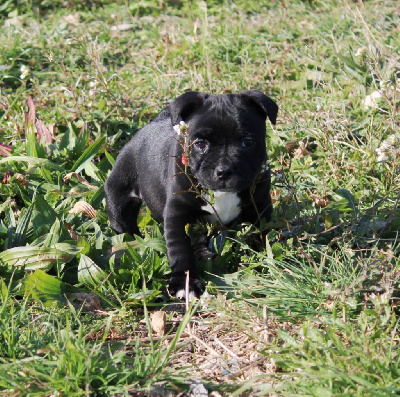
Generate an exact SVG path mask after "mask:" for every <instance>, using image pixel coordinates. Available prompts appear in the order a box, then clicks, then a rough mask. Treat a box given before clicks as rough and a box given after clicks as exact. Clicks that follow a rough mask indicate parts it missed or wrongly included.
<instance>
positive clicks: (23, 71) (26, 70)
mask: <svg viewBox="0 0 400 397" xmlns="http://www.w3.org/2000/svg"><path fill="white" fill-rule="evenodd" d="M20 71H21V75H20V76H19V78H20V79H21V80H23V79H24V78H25V77H26V76H28V74H29V68H28V66H26V65H22V66H21V68H20Z"/></svg>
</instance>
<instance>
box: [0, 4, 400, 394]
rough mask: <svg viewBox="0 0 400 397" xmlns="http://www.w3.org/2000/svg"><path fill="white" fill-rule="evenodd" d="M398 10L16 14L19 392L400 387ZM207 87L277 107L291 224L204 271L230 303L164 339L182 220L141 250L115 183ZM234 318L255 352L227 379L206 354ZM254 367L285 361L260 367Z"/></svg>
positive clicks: (12, 100) (9, 174)
mask: <svg viewBox="0 0 400 397" xmlns="http://www.w3.org/2000/svg"><path fill="white" fill-rule="evenodd" d="M399 17H400V14H399V3H398V2H397V1H385V0H382V1H372V0H371V1H365V2H363V3H362V2H347V1H336V2H334V1H325V2H320V1H300V0H298V1H290V2H289V1H288V2H286V1H280V2H278V1H276V2H274V1H271V2H269V1H235V2H232V1H228V0H221V1H217V0H213V1H207V3H206V2H203V1H188V0H181V1H173V0H164V1H142V2H134V1H131V2H122V1H117V2H112V1H105V0H104V1H100V0H94V1H91V2H78V1H75V0H58V1H55V2H48V1H43V0H38V1H30V2H28V1H23V0H20V1H17V2H15V1H5V2H2V4H1V5H0V26H1V29H0V251H1V252H0V277H1V309H0V310H1V311H0V316H1V321H0V330H1V332H0V393H2V394H3V395H7V396H9V395H15V396H19V395H37V396H43V395H52V394H53V395H117V394H118V393H121V394H122V395H128V394H129V393H138V395H148V394H149V393H150V391H152V392H153V393H155V392H157V393H158V394H159V395H168V393H171V395H175V394H178V393H179V392H181V391H183V390H188V388H189V386H188V384H187V383H185V382H186V381H188V380H189V379H193V378H200V379H201V382H202V383H203V384H204V385H205V386H206V388H207V389H208V390H210V391H211V390H217V391H220V393H222V394H223V395H228V394H232V395H269V394H270V393H275V395H284V396H293V395H307V396H339V395H340V396H346V395H348V396H353V395H359V396H386V395H396V394H398V393H399V392H400V376H399V358H400V356H399V354H398V348H397V347H398V343H399V329H398V319H397V318H398V306H399V305H398V298H399V288H398V279H399V274H400V273H399V270H400V263H399V259H398V257H399V249H400V246H399V239H398V231H399V229H400V210H399V206H398V204H399V197H400V196H399V194H400V178H399V165H400V161H399V159H400V149H399V146H400V124H399V117H398V113H399V107H400V99H399V95H400V86H399V81H400V54H399V48H400V33H399V30H398V20H399ZM188 89H192V90H199V91H206V92H209V93H213V94H219V93H222V92H224V91H232V92H237V91H240V90H244V89H259V90H261V91H263V92H265V93H267V94H268V95H270V96H271V97H272V98H274V99H275V100H276V102H277V103H278V104H279V107H280V113H279V118H278V122H277V125H276V126H274V127H273V126H272V125H268V131H269V134H268V138H267V147H268V154H269V157H270V159H271V168H272V171H273V188H272V190H273V199H274V217H273V221H272V222H271V224H270V225H269V227H270V229H271V231H270V233H269V234H268V241H267V244H266V247H265V248H264V249H263V250H262V251H261V252H255V251H253V250H252V249H251V248H250V246H251V244H250V240H251V238H252V236H253V234H254V233H255V232H256V231H255V229H254V227H252V225H237V227H235V230H232V232H230V233H229V235H228V240H227V242H226V244H225V247H224V249H223V252H222V255H221V256H220V257H218V258H217V259H216V260H215V262H214V263H213V265H211V264H210V263H206V264H203V277H204V279H205V281H211V283H210V288H211V290H212V291H213V292H214V293H217V294H218V298H217V299H215V300H214V301H212V302H211V303H209V305H208V307H207V308H206V309H205V308H204V309H202V311H200V310H198V312H197V313H196V314H193V313H188V314H187V315H186V316H185V317H184V319H183V320H182V321H183V324H185V322H187V321H189V319H190V318H192V321H191V324H192V327H194V328H193V329H192V331H191V332H192V334H190V333H189V336H188V335H187V334H183V332H184V329H183V327H180V328H177V324H179V322H180V321H181V318H180V317H179V316H178V317H176V315H175V314H173V312H168V314H167V324H168V330H169V332H170V333H171V336H169V337H167V338H166V341H163V340H161V341H160V340H159V339H158V338H155V339H154V340H153V339H152V338H150V336H151V332H150V320H149V315H148V313H147V310H149V311H150V312H151V311H154V310H161V309H162V310H167V309H168V307H169V299H168V297H167V296H166V293H165V286H166V283H167V280H168V272H169V267H168V261H167V258H166V250H165V244H164V241H163V238H162V227H161V226H160V225H158V224H157V223H156V222H155V221H154V220H152V218H151V216H150V215H149V214H148V213H147V212H145V211H143V213H141V215H140V228H141V230H142V232H143V235H144V238H143V239H136V240H133V239H132V238H131V237H129V236H115V235H114V234H113V232H112V231H111V229H110V226H109V224H108V221H107V215H106V212H105V201H104V191H103V184H104V181H105V179H106V178H107V175H108V173H109V172H110V170H111V168H112V165H113V163H114V161H115V158H116V155H117V153H118V150H119V149H120V148H121V147H122V146H123V144H124V143H125V142H127V141H128V140H129V139H130V137H132V136H133V135H134V133H135V132H136V131H137V129H138V128H140V127H141V126H143V125H145V124H146V123H147V122H149V121H150V120H151V119H152V118H153V117H154V116H155V115H156V114H157V112H159V111H160V110H161V109H162V108H163V107H164V106H165V105H166V104H167V103H168V102H170V101H171V100H172V99H173V98H174V97H176V96H178V95H179V94H181V93H183V92H184V91H185V90H188ZM377 93H378V94H379V97H375V99H374V102H371V94H373V95H376V94H377ZM29 98H31V99H29ZM368 103H369V104H370V105H369V106H367V105H368ZM377 149H378V150H377ZM82 202H84V203H82ZM85 203H86V204H85ZM88 204H90V206H88ZM71 210H72V211H71ZM263 309H264V312H265V310H266V309H267V312H268V318H264V319H263ZM264 317H265V315H264ZM210 318H212V319H213V321H211V322H209V320H208V319H210ZM198 324H202V326H203V327H205V328H206V329H207V330H208V331H207V333H205V334H202V333H201V332H200V331H198V332H197V333H196V332H195V326H197V325H198ZM256 324H257V327H258V328H257V327H255V325H256ZM221 326H223V327H225V328H224V329H226V331H224V332H225V334H224V335H225V336H226V337H228V339H229V338H231V339H232V340H233V339H234V338H233V334H234V333H237V334H240V335H246V337H248V338H249V341H251V346H253V347H252V348H250V347H249V349H248V350H249V351H247V353H246V354H248V355H249V356H246V354H245V358H243V359H242V361H239V364H240V365H239V366H240V368H241V369H242V370H243V371H242V372H241V373H240V371H239V372H238V371H233V373H234V376H233V375H231V377H229V376H227V375H226V374H225V372H224V371H226V368H227V367H229V365H231V366H232V365H233V364H229V363H230V360H232V357H234V356H232V353H234V354H236V358H235V357H234V359H235V360H237V359H238V357H239V358H241V356H240V354H239V353H238V352H239V350H240V349H239V347H236V348H235V346H233V345H232V346H230V349H231V353H229V352H227V350H226V349H225V350H224V352H223V353H221V357H220V359H221V360H222V361H224V363H225V364H224V365H225V367H224V369H222V370H220V371H219V373H218V374H217V375H213V376H211V375H209V374H208V373H206V372H204V373H202V370H201V368H203V367H201V365H200V361H199V360H200V358H201V356H202V355H203V353H202V351H201V346H200V345H196V343H199V341H198V339H202V340H203V347H204V344H205V345H207V346H208V349H209V350H208V353H209V352H210V351H211V350H210V347H211V346H213V349H214V351H215V349H217V348H218V346H217V345H215V343H214V342H213V339H212V336H206V334H207V335H208V333H209V334H210V335H217V334H218V332H222V331H218V330H219V328H218V327H221ZM171 327H172V328H171ZM265 332H267V333H269V337H268V338H265ZM193 333H195V334H196V335H195V336H193ZM218 335H219V334H218ZM179 338H180V340H179V341H178V339H179ZM196 338H198V339H196ZM220 338H222V335H220ZM181 342H182V343H181ZM226 343H228V342H226ZM248 343H250V342H248ZM187 344H191V345H192V347H191V349H192V350H193V349H194V352H192V353H190V352H191V350H190V349H189V350H187V349H188V347H187ZM248 346H250V344H249V345H248ZM185 349H186V350H185ZM235 349H237V350H235ZM250 350H251V351H250ZM218 351H220V350H218ZM235 352H236V353H235ZM251 354H252V355H251ZM250 355H251V357H252V358H251V359H250ZM211 356H212V354H211ZM182 357H186V358H187V360H186V359H185V360H186V361H185V360H183V359H182ZM246 360H247V361H246ZM252 360H253V361H254V360H261V361H262V362H264V361H263V360H273V362H274V363H275V365H274V367H273V369H271V368H269V369H268V368H267V367H265V366H263V364H260V365H257V366H256V367H257V368H258V370H259V372H258V373H257V374H256V375H255V376H253V377H252V376H250V375H248V374H249V373H250V372H248V370H247V369H246V366H248V365H249V364H250V363H251V362H253V361H252ZM261 361H260V362H261ZM216 368H217V369H218V368H219V367H218V366H217V367H216ZM224 374H225V375H224ZM57 393H58V394H57ZM140 393H141V394H140ZM272 395H274V394H272Z"/></svg>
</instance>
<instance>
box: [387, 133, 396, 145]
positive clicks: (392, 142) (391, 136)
mask: <svg viewBox="0 0 400 397" xmlns="http://www.w3.org/2000/svg"><path fill="white" fill-rule="evenodd" d="M387 141H388V142H390V144H391V145H392V146H395V145H396V144H397V143H398V138H397V136H396V135H394V134H392V135H390V137H389V138H388V139H387Z"/></svg>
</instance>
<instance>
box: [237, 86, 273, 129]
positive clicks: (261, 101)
mask: <svg viewBox="0 0 400 397" xmlns="http://www.w3.org/2000/svg"><path fill="white" fill-rule="evenodd" d="M239 95H240V96H241V97H243V98H246V99H248V100H250V101H251V102H252V103H253V104H254V105H255V106H257V107H258V108H259V109H260V110H261V111H262V112H263V113H264V114H265V116H268V118H269V119H270V120H271V123H272V124H275V123H276V116H277V114H278V105H277V104H276V103H275V101H273V100H272V99H271V98H270V97H268V96H266V95H265V94H263V93H262V92H261V91H258V90H249V91H241V92H239Z"/></svg>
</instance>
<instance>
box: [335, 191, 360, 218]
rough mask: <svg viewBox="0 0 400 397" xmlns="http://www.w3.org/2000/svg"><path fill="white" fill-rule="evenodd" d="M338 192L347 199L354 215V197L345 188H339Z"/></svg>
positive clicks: (356, 211)
mask: <svg viewBox="0 0 400 397" xmlns="http://www.w3.org/2000/svg"><path fill="white" fill-rule="evenodd" d="M339 194H340V195H341V196H342V197H344V198H345V199H346V200H347V203H348V205H349V207H350V208H351V209H352V210H353V213H354V215H355V216H357V214H358V208H357V203H356V199H355V198H354V196H353V195H352V194H351V193H350V192H349V191H348V190H347V189H339Z"/></svg>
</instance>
